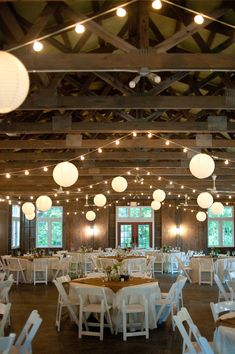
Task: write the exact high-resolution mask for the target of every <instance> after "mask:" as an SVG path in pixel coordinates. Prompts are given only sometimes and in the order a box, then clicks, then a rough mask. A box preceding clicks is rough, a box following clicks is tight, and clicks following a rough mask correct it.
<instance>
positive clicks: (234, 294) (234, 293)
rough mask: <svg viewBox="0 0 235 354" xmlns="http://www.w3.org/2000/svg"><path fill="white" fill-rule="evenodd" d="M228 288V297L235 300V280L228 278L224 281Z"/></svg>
mask: <svg viewBox="0 0 235 354" xmlns="http://www.w3.org/2000/svg"><path fill="white" fill-rule="evenodd" d="M226 284H227V287H228V290H229V299H228V300H231V301H235V282H234V281H230V280H228V281H227V282H226Z"/></svg>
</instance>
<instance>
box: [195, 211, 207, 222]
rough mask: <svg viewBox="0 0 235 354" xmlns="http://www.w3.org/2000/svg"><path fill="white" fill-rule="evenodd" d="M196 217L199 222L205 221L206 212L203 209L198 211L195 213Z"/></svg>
mask: <svg viewBox="0 0 235 354" xmlns="http://www.w3.org/2000/svg"><path fill="white" fill-rule="evenodd" d="M196 219H197V221H200V222H203V221H205V220H206V213H205V212H204V211H199V212H198V213H197V214H196Z"/></svg>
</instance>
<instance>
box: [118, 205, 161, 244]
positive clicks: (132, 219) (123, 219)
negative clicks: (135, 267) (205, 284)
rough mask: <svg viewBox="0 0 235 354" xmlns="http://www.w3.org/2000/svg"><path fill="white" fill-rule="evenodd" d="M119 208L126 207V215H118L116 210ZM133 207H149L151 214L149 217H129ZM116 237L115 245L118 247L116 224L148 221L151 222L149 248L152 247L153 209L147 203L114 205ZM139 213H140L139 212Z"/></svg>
mask: <svg viewBox="0 0 235 354" xmlns="http://www.w3.org/2000/svg"><path fill="white" fill-rule="evenodd" d="M120 208H127V210H128V216H127V217H119V213H118V210H119V209H120ZM133 208H141V209H143V208H150V209H151V212H152V215H151V217H149V218H148V217H139V218H136V217H130V210H131V209H133ZM115 214H116V237H115V244H116V247H118V245H119V229H118V227H119V226H118V225H119V223H128V222H129V223H140V224H141V223H143V224H144V223H150V224H151V232H152V239H151V240H149V241H150V242H149V245H150V246H149V247H150V248H154V247H155V246H154V238H155V237H154V210H153V209H152V208H151V206H149V205H142V206H140V205H137V206H128V205H118V206H116V212H115ZM140 214H142V213H141V212H140Z"/></svg>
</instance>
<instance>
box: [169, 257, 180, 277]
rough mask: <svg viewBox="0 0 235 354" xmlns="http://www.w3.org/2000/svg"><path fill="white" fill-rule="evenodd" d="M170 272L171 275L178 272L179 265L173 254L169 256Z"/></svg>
mask: <svg viewBox="0 0 235 354" xmlns="http://www.w3.org/2000/svg"><path fill="white" fill-rule="evenodd" d="M170 272H171V274H174V273H178V272H179V264H178V261H177V259H176V256H175V255H174V254H171V255H170Z"/></svg>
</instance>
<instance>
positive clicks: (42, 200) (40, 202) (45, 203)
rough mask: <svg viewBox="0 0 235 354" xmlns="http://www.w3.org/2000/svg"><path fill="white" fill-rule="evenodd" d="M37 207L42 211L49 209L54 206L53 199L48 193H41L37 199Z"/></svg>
mask: <svg viewBox="0 0 235 354" xmlns="http://www.w3.org/2000/svg"><path fill="white" fill-rule="evenodd" d="M36 207H37V209H38V210H40V211H47V210H49V209H51V207H52V200H51V198H50V197H48V196H47V195H41V196H40V197H38V198H37V199H36Z"/></svg>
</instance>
